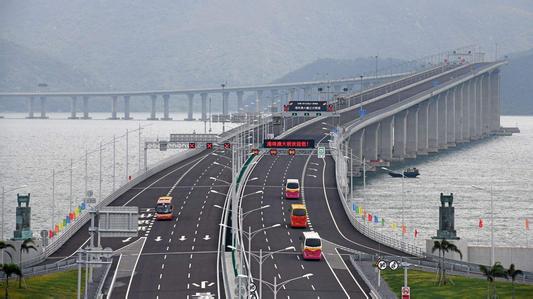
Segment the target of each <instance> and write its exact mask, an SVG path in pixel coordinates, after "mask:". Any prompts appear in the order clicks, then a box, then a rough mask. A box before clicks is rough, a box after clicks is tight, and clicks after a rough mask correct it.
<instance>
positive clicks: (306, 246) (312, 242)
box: [300, 232, 322, 260]
mask: <svg viewBox="0 0 533 299" xmlns="http://www.w3.org/2000/svg"><path fill="white" fill-rule="evenodd" d="M300 239H301V241H302V243H301V244H300V248H301V250H302V256H303V258H304V260H320V259H321V258H322V239H320V236H319V235H318V233H317V232H303V233H302V236H301V237H300Z"/></svg>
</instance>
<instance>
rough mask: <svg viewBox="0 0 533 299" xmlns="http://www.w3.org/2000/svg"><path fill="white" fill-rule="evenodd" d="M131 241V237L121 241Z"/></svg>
mask: <svg viewBox="0 0 533 299" xmlns="http://www.w3.org/2000/svg"><path fill="white" fill-rule="evenodd" d="M130 240H131V237H129V238H127V239H124V240H122V243H126V242H129V241H130Z"/></svg>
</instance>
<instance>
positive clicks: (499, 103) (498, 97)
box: [495, 70, 502, 130]
mask: <svg viewBox="0 0 533 299" xmlns="http://www.w3.org/2000/svg"><path fill="white" fill-rule="evenodd" d="M501 84H502V76H501V73H500V70H498V72H497V73H496V101H495V106H496V121H495V123H496V125H497V129H498V130H499V129H500V116H501V115H502V112H501V108H502V89H501V86H502V85H501Z"/></svg>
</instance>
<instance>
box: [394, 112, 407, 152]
mask: <svg viewBox="0 0 533 299" xmlns="http://www.w3.org/2000/svg"><path fill="white" fill-rule="evenodd" d="M406 129H407V112H406V111H401V112H398V113H396V115H394V148H393V150H392V158H393V159H394V160H403V159H404V158H405V138H406Z"/></svg>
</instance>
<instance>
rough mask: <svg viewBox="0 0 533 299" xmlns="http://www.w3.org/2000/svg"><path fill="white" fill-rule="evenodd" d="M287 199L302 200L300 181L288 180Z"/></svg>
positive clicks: (286, 185)
mask: <svg viewBox="0 0 533 299" xmlns="http://www.w3.org/2000/svg"><path fill="white" fill-rule="evenodd" d="M285 198H291V199H299V198H300V182H299V181H298V179H287V183H286V184H285Z"/></svg>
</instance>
